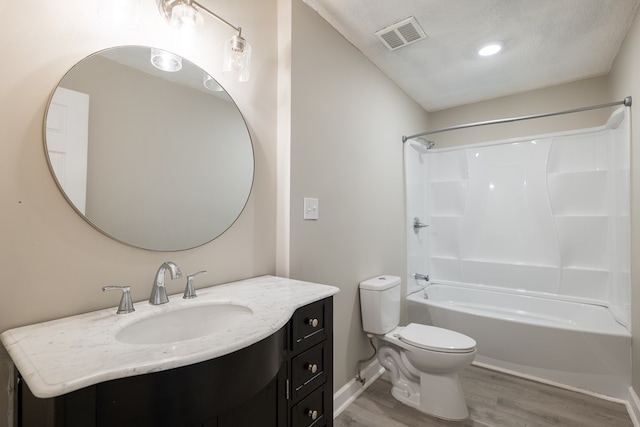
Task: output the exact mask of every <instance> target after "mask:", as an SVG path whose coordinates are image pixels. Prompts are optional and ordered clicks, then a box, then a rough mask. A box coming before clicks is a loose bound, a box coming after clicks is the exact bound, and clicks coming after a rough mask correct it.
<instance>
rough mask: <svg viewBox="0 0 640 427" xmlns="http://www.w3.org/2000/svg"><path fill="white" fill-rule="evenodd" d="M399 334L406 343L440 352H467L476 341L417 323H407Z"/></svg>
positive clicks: (474, 345) (456, 333)
mask: <svg viewBox="0 0 640 427" xmlns="http://www.w3.org/2000/svg"><path fill="white" fill-rule="evenodd" d="M399 335H400V339H401V340H402V341H404V342H406V343H407V344H411V345H413V346H416V347H419V348H424V349H426V350H432V351H439V352H442V353H469V352H471V351H473V350H474V349H475V347H476V341H475V340H474V339H473V338H471V337H468V336H466V335H464V334H461V333H458V332H455V331H451V330H449V329H443V328H438V327H436V326H427V325H420V324H417V323H410V324H408V325H407V326H406V327H405V328H403V329H402V331H400V334H399Z"/></svg>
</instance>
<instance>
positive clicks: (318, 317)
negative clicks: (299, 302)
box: [291, 301, 327, 351]
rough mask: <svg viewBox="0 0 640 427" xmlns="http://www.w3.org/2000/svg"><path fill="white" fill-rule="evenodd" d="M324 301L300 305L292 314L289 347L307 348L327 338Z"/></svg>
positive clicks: (295, 349)
mask: <svg viewBox="0 0 640 427" xmlns="http://www.w3.org/2000/svg"><path fill="white" fill-rule="evenodd" d="M325 313H326V310H325V302H324V301H318V302H314V303H312V304H309V305H307V306H304V307H301V308H299V309H298V310H296V312H295V313H294V314H293V328H292V329H293V330H292V341H293V342H292V343H291V349H292V350H293V351H300V350H304V349H307V348H309V347H311V346H313V345H315V344H318V343H320V342H322V341H324V340H325V339H326V338H327V332H326V329H325Z"/></svg>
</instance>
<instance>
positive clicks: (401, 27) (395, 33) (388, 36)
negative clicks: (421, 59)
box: [375, 16, 427, 50]
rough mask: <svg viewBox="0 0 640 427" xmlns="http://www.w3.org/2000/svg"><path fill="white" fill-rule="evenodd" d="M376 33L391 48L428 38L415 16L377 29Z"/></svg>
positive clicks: (398, 47)
mask: <svg viewBox="0 0 640 427" xmlns="http://www.w3.org/2000/svg"><path fill="white" fill-rule="evenodd" d="M375 34H376V36H378V38H379V39H380V40H381V41H382V43H383V44H384V45H385V46H386V47H387V48H388V49H389V50H396V49H400V48H401V47H405V46H409V45H410V44H411V43H415V42H417V41H419V40H422V39H426V38H427V35H426V34H425V33H424V30H423V29H422V27H420V24H418V21H416V18H414V17H413V16H410V17H409V18H407V19H403V20H402V21H400V22H397V23H395V24H393V25H390V26H388V27H386V28H383V29H381V30H379V31H376V33H375Z"/></svg>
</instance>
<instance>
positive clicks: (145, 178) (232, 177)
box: [45, 46, 254, 251]
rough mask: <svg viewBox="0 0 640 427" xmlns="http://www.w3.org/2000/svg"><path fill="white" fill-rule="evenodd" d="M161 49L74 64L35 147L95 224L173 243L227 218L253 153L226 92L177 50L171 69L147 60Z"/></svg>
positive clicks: (247, 187)
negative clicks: (41, 146) (41, 149)
mask: <svg viewBox="0 0 640 427" xmlns="http://www.w3.org/2000/svg"><path fill="white" fill-rule="evenodd" d="M165 53H166V54H168V55H171V54H169V53H167V52H164V53H163V52H162V51H159V50H158V49H152V48H150V47H142V46H124V47H115V48H112V49H107V50H104V51H101V52H98V53H95V54H93V55H91V56H89V57H87V58H85V59H83V60H82V61H80V62H79V63H78V64H76V65H75V66H74V67H73V68H72V69H71V70H70V71H69V72H68V73H67V74H66V75H65V76H64V77H63V79H62V80H61V81H60V84H59V85H58V87H57V88H56V89H55V91H54V93H53V95H52V97H51V100H50V102H49V106H48V108H47V113H46V116H45V150H46V152H47V158H48V160H49V166H50V168H51V171H52V173H53V176H54V178H55V180H56V182H57V184H58V186H59V187H60V189H61V191H62V193H63V194H64V195H65V197H66V198H67V200H68V201H69V202H70V203H71V204H72V206H73V207H74V208H75V210H76V211H77V212H78V213H79V214H81V215H82V216H83V217H84V218H85V219H86V220H87V221H88V222H89V223H90V224H91V225H93V226H94V227H95V228H96V229H98V230H100V231H101V232H103V233H104V234H106V235H108V236H110V237H112V238H114V239H116V240H118V241H120V242H123V243H126V244H128V245H131V246H136V247H139V248H144V249H149V250H156V251H178V250H184V249H189V248H193V247H196V246H199V245H202V244H205V243H207V242H209V241H211V240H213V239H215V238H216V237H218V236H219V235H220V234H222V233H223V232H224V231H225V230H227V229H228V228H229V227H230V226H231V225H232V224H233V223H234V222H235V220H236V219H237V217H238V216H239V215H240V213H241V212H242V210H243V209H244V206H245V204H246V202H247V200H248V198H249V193H250V192H251V187H252V185H253V174H254V156H253V146H252V144H251V137H250V135H249V131H248V129H247V126H246V123H245V121H244V119H243V117H242V114H241V113H240V111H239V110H238V108H237V106H236V104H235V103H234V102H233V100H232V99H231V97H230V96H229V95H228V94H227V93H226V92H225V91H224V89H223V88H222V87H221V86H220V85H219V84H218V83H217V82H216V81H215V80H214V79H213V78H212V77H211V76H210V75H209V74H208V73H207V72H205V71H204V70H202V69H201V68H200V67H198V66H197V65H195V64H193V63H191V62H189V61H188V60H186V59H185V58H180V57H176V56H175V55H174V56H173V57H169V59H168V60H167V61H168V64H169V65H171V66H172V67H173V68H171V70H172V71H166V70H161V69H159V68H157V67H158V66H159V67H163V62H162V61H163V60H162V59H158V55H159V54H161V55H162V54H165ZM154 55H155V56H154ZM152 60H153V61H154V63H155V64H156V65H153V64H152ZM165 68H166V67H165Z"/></svg>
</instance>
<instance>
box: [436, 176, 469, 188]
mask: <svg viewBox="0 0 640 427" xmlns="http://www.w3.org/2000/svg"><path fill="white" fill-rule="evenodd" d="M468 181H469V180H468V179H467V178H460V179H446V180H445V179H443V180H433V181H429V184H430V185H432V186H438V185H446V184H460V183H466V182H468Z"/></svg>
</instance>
